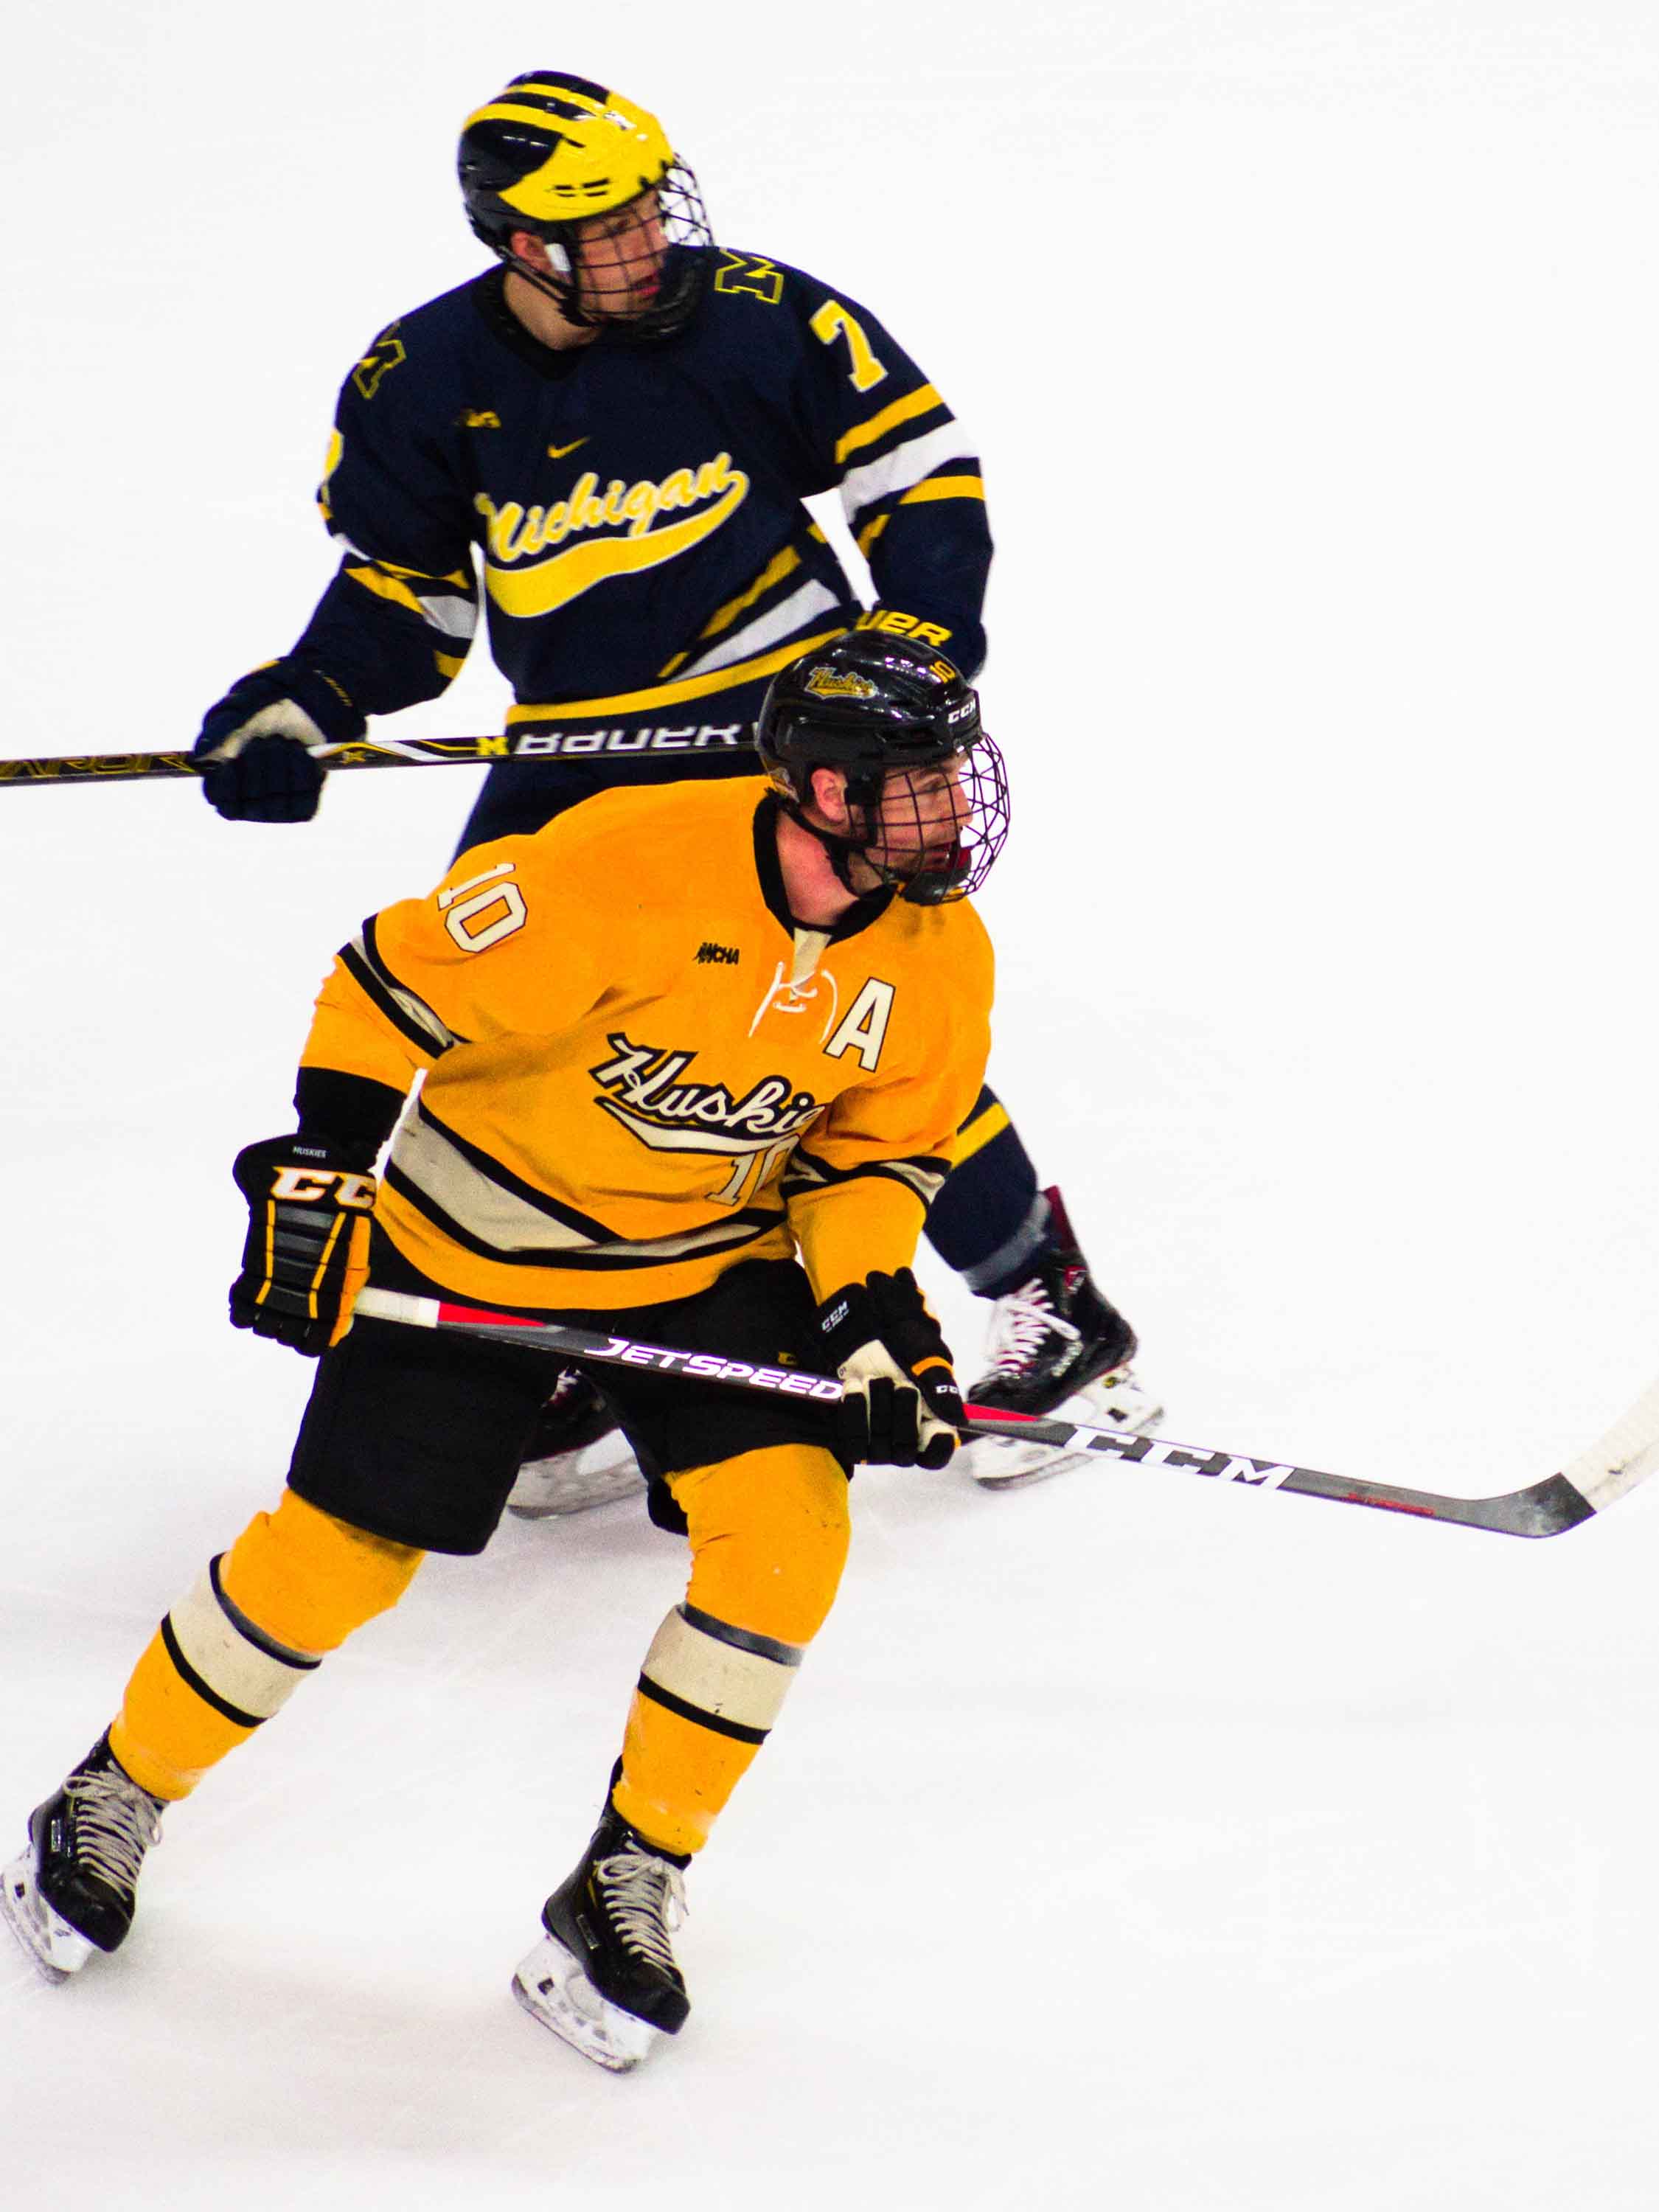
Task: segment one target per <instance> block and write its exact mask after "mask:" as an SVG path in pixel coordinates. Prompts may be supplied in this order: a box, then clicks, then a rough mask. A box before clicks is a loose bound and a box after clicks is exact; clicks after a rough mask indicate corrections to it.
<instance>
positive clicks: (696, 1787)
mask: <svg viewBox="0 0 1659 2212" xmlns="http://www.w3.org/2000/svg"><path fill="white" fill-rule="evenodd" d="M672 1488H673V1492H674V1495H675V1497H676V1498H677V1499H678V1502H679V1504H680V1505H681V1506H682V1507H683V1508H684V1512H685V1516H686V1521H687V1522H688V1524H689V1528H690V1541H691V1559H692V1565H691V1582H690V1588H689V1589H688V1590H687V1592H686V1596H685V1601H684V1604H682V1605H678V1606H676V1607H674V1609H673V1611H672V1612H671V1613H670V1614H669V1615H668V1617H667V1619H666V1620H665V1621H664V1622H663V1624H662V1626H661V1627H660V1628H659V1630H658V1631H657V1633H656V1636H655V1638H653V1642H652V1645H651V1649H650V1650H649V1651H647V1654H646V1657H645V1664H644V1667H643V1668H641V1673H640V1680H639V1686H638V1688H637V1689H636V1690H635V1693H634V1699H633V1703H632V1705H630V1706H629V1714H628V1728H627V1732H626V1734H625V1735H624V1738H623V1771H622V1777H621V1779H620V1780H619V1781H618V1783H617V1787H616V1789H615V1790H614V1791H613V1792H612V1802H614V1803H615V1805H616V1808H617V1811H618V1812H619V1813H620V1814H622V1816H623V1820H626V1821H627V1822H628V1823H629V1826H631V1827H634V1828H636V1829H637V1830H638V1831H639V1832H640V1833H641V1835H642V1836H644V1837H645V1838H646V1839H647V1841H648V1842H651V1843H654V1844H661V1845H663V1846H664V1848H665V1849H666V1850H671V1851H696V1850H701V1849H702V1845H703V1844H705V1843H707V1842H708V1832H709V1830H710V1828H711V1827H712V1826H713V1825H714V1820H715V1817H716V1815H717V1814H719V1813H720V1809H721V1808H722V1807H723V1806H724V1805H725V1803H726V1799H727V1798H728V1797H729V1796H731V1794H732V1790H734V1789H735V1788H736V1787H737V1784H738V1781H739V1779H740V1778H741V1777H742V1776H743V1774H744V1772H745V1771H746V1770H747V1768H748V1766H749V1765H750V1761H751V1760H752V1759H753V1758H754V1756H755V1753H756V1752H757V1751H758V1750H759V1748H760V1747H761V1745H762V1744H763V1743H764V1742H765V1741H766V1738H767V1735H768V1734H769V1731H770V1729H771V1727H772V1724H773V1723H774V1722H775V1720H776V1718H777V1717H778V1713H779V1711H780V1710H781V1707H782V1705H783V1700H784V1698H785V1696H786V1695H787V1692H788V1689H789V1686H790V1684H791V1682H792V1681H793V1680H794V1675H795V1669H796V1668H798V1667H799V1665H800V1662H801V1661H802V1659H803V1658H804V1657H805V1649H806V1646H807V1644H809V1643H811V1639H812V1638H813V1637H814V1636H815V1635H816V1634H817V1631H818V1629H819V1628H820V1627H821V1626H823V1620H824V1617H825V1615H826V1614H827V1613H829V1607H830V1606H831V1604H832V1603H833V1602H834V1600H835V1595H836V1586H837V1584H838V1583H840V1580H841V1572H842V1567H843V1565H845V1564H846V1559H847V1544H848V1533H849V1524H848V1512H847V1478H846V1476H845V1475H844V1474H842V1471H841V1468H839V1467H838V1466H837V1465H836V1462H835V1460H834V1459H832V1458H831V1457H830V1455H829V1453H828V1452H826V1451H819V1450H817V1449H814V1448H812V1447H811V1446H809V1445H804V1444H787V1445H774V1446H771V1447H769V1449H766V1450H764V1451H755V1452H744V1453H743V1454H742V1455H740V1456H738V1458H736V1459H730V1460H722V1461H720V1462H718V1463H717V1464H715V1465H714V1466H712V1467H702V1468H692V1469H691V1470H690V1471H689V1472H688V1473H686V1474H677V1475H676V1476H675V1477H674V1478H673V1481H672Z"/></svg>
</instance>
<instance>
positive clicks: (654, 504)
mask: <svg viewBox="0 0 1659 2212" xmlns="http://www.w3.org/2000/svg"><path fill="white" fill-rule="evenodd" d="M748 496H749V479H748V477H746V476H745V475H744V472H743V471H742V470H741V469H739V468H735V467H734V466H733V465H732V456H731V455H730V453H716V454H715V456H714V459H713V460H712V461H704V462H703V463H702V466H701V467H700V468H695V469H674V470H672V471H670V473H669V474H668V475H667V476H665V477H662V478H661V479H660V480H658V479H655V478H653V477H641V478H640V479H639V481H638V482H637V483H629V484H625V483H623V481H622V479H621V477H612V478H611V482H610V483H608V484H607V485H606V486H605V489H604V490H603V491H601V490H600V489H599V477H597V476H596V475H595V474H594V473H593V471H592V470H591V469H590V470H588V471H587V472H586V474H585V475H583V476H580V477H577V479H576V482H575V483H574V486H573V487H572V489H571V492H570V496H569V497H568V499H561V500H556V501H554V503H553V505H552V506H551V507H520V505H519V504H518V502H517V501H513V500H509V501H507V503H506V505H505V506H502V507H497V506H496V504H495V501H494V500H493V499H491V498H490V496H489V493H488V492H483V491H481V492H479V493H478V494H477V495H476V497H475V499H474V501H473V505H474V506H475V507H477V510H478V513H480V514H481V515H483V519H484V538H485V544H486V545H487V547H488V558H487V560H486V562H485V564H484V579H485V581H486V583H487V584H488V586H489V596H490V598H491V599H494V601H495V604H496V605H497V606H498V607H500V609H501V611H502V613H503V614H508V615H516V616H518V617H520V618H528V617H532V616H535V615H546V614H551V613H552V612H553V611H554V610H555V609H556V608H557V607H562V606H568V605H569V603H570V601H571V600H572V599H580V596H581V594H582V593H583V592H591V591H592V588H593V586H595V585H596V584H602V583H604V582H605V580H607V578H609V577H611V576H632V575H636V574H639V573H640V571H641V569H645V568H659V567H660V566H661V564H662V563H663V562H665V561H672V560H674V559H676V558H677V557H678V556H679V555H680V554H682V553H685V552H688V551H690V548H691V547H692V546H694V545H697V544H701V543H702V540H703V539H704V538H710V537H712V536H713V535H714V532H715V531H717V530H718V529H719V528H720V525H721V524H722V523H723V522H726V521H727V520H729V519H730V518H731V517H732V515H733V514H735V513H737V511H738V507H741V506H742V505H743V502H744V500H745V499H746V498H747V497H748ZM687 508H691V509H695V510H696V511H695V512H694V513H684V510H685V509H687ZM675 513H684V519H683V520H680V521H678V522H668V523H664V524H663V525H662V526H661V527H660V528H659V527H658V526H657V525H658V523H659V519H660V518H661V517H662V516H663V515H665V514H675ZM601 531H603V532H608V533H610V534H608V535H606V536H604V537H600V536H599V535H597V534H596V533H598V532H601ZM573 538H574V539H579V540H580V543H578V544H570V543H569V542H568V541H569V540H571V539H573ZM550 546H559V547H562V548H563V550H562V551H559V552H556V553H553V554H551V555H550V557H549V558H547V559H546V560H542V559H539V558H538V556H539V555H542V554H544V553H547V551H548V549H549V547H550ZM520 564H523V565H520Z"/></svg>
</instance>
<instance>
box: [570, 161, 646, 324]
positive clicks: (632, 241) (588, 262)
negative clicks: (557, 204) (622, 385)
mask: <svg viewBox="0 0 1659 2212" xmlns="http://www.w3.org/2000/svg"><path fill="white" fill-rule="evenodd" d="M667 252H668V239H667V235H666V234H665V231H664V229H663V220H662V209H661V207H660V205H659V202H658V198H657V195H656V193H655V191H646V192H641V194H640V195H639V197H638V198H637V199H631V200H629V202H628V204H627V205H626V206H625V207H619V208H613V209H612V210H611V211H610V213H609V214H607V215H599V216H593V217H592V220H591V221H589V222H585V223H584V224H583V225H582V227H581V236H580V245H579V246H578V247H577V252H576V278H577V283H578V286H579V297H580V302H581V308H582V313H584V314H586V315H591V316H592V317H593V319H595V320H596V321H599V322H626V321H628V320H629V318H630V317H632V316H635V315H640V314H643V313H646V312H647V310H648V309H649V308H651V307H654V306H655V304H656V301H657V295H658V294H659V292H660V291H661V289H662V269H663V260H664V258H665V255H666V253H667Z"/></svg>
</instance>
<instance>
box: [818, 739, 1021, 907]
mask: <svg viewBox="0 0 1659 2212" xmlns="http://www.w3.org/2000/svg"><path fill="white" fill-rule="evenodd" d="M809 781H810V777H809ZM847 797H848V802H849V804H850V805H852V806H854V808H856V809H858V810H859V811H860V812H861V814H862V816H863V819H862V822H861V823H860V836H859V838H858V840H857V845H856V849H857V851H858V854H859V856H860V859H861V860H863V861H864V863H865V865H866V866H867V867H869V868H871V869H872V870H873V871H874V872H875V873H876V874H877V875H878V877H879V878H881V880H882V882H883V883H884V884H892V885H893V886H894V887H895V888H896V890H897V891H898V894H899V896H900V897H901V898H906V899H908V900H910V901H911V902H913V903H914V904H915V905H917V906H943V905H945V904H946V903H947V902H949V901H951V900H952V899H959V898H967V897H968V896H969V895H970V893H972V892H974V891H976V890H978V889H979V887H980V885H981V884H982V883H983V882H984V881H985V878H986V877H987V876H988V875H989V874H990V872H991V866H992V863H993V862H994V860H995V859H996V856H997V854H999V853H1000V851H1001V850H1002V848H1003V845H1004V843H1005V842H1006V839H1007V836H1008V771H1007V767H1006V763H1005V762H1004V760H1003V757H1002V753H1001V750H1000V747H999V746H998V744H997V742H996V739H995V738H993V737H992V736H991V735H990V733H989V732H988V731H984V730H981V732H979V734H978V736H977V737H976V738H975V740H974V742H973V744H971V745H970V746H969V748H968V749H967V750H965V751H963V752H958V753H951V754H949V755H947V756H946V757H945V758H944V759H943V760H939V761H934V762H933V763H928V764H926V765H922V764H920V763H919V764H918V765H917V766H915V767H914V768H909V767H907V768H890V769H887V771H886V772H885V774H884V775H883V776H881V777H879V778H876V777H869V776H860V777H856V778H854V777H849V778H848V785H847ZM947 832H948V842H946V833H947Z"/></svg>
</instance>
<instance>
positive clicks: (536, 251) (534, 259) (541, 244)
mask: <svg viewBox="0 0 1659 2212" xmlns="http://www.w3.org/2000/svg"><path fill="white" fill-rule="evenodd" d="M507 252H509V253H510V254H511V255H512V256H513V259H514V260H515V261H527V262H528V263H529V264H530V266H531V267H532V269H543V270H545V269H550V268H551V267H552V263H551V262H550V260H549V258H548V252H547V245H546V241H545V240H543V239H539V238H538V237H537V235H536V234H535V232H534V231H533V230H515V231H514V232H513V235H512V236H511V237H510V238H509V239H508V240H507Z"/></svg>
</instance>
